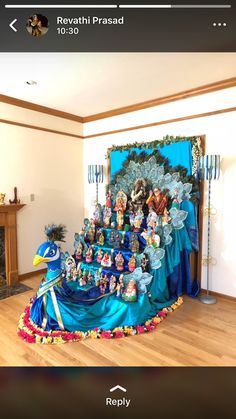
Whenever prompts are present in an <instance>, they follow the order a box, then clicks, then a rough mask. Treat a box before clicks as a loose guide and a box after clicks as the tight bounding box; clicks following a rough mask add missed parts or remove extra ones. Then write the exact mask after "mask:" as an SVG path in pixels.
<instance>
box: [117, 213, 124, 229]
mask: <svg viewBox="0 0 236 419" xmlns="http://www.w3.org/2000/svg"><path fill="white" fill-rule="evenodd" d="M116 221H117V230H122V229H123V225H124V212H123V211H122V210H121V209H119V210H118V211H117V215H116Z"/></svg>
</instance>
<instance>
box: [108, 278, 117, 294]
mask: <svg viewBox="0 0 236 419" xmlns="http://www.w3.org/2000/svg"><path fill="white" fill-rule="evenodd" d="M115 289H116V277H115V276H114V275H112V276H111V278H110V282H109V291H110V292H113V291H115Z"/></svg>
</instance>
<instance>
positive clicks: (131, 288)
mask: <svg viewBox="0 0 236 419" xmlns="http://www.w3.org/2000/svg"><path fill="white" fill-rule="evenodd" d="M122 298H123V300H125V301H129V302H135V301H137V286H136V283H135V280H134V279H131V280H130V281H129V283H128V285H127V286H126V288H125V289H124V292H123V294H122Z"/></svg>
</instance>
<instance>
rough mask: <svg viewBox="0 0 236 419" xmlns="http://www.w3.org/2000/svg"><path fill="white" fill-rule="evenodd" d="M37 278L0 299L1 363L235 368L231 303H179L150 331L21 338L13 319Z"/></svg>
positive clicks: (235, 330) (235, 321)
mask: <svg viewBox="0 0 236 419" xmlns="http://www.w3.org/2000/svg"><path fill="white" fill-rule="evenodd" d="M40 281H41V276H40V275H37V274H35V275H34V276H32V277H31V278H28V279H26V280H25V281H24V283H25V284H27V285H28V286H30V287H32V290H31V291H27V292H25V293H22V294H19V295H14V296H12V297H10V298H7V299H5V300H0V330H1V334H0V365H1V366H7V365H11V366H208V365H209V366H230V365H232V366H236V327H235V326H236V318H235V308H236V302H235V301H233V300H232V301H231V300H226V299H224V298H220V297H219V298H218V302H217V304H215V305H213V306H207V305H204V304H201V303H200V302H199V301H198V300H194V299H191V298H188V297H186V296H185V297H184V304H183V306H181V307H180V308H179V309H178V310H176V311H175V312H174V313H170V314H169V315H168V317H167V319H166V320H165V321H164V322H162V323H161V324H159V325H158V326H157V328H156V330H155V331H154V332H152V333H147V334H143V335H138V336H130V337H127V338H123V339H117V340H115V339H114V340H103V339H100V340H93V339H87V340H84V341H82V342H77V343H66V344H62V345H39V344H28V343H26V342H23V341H22V340H21V339H20V338H19V337H18V336H17V322H18V319H19V316H20V314H21V312H22V311H23V310H24V308H25V306H26V304H27V303H28V302H29V299H30V297H31V296H32V295H34V293H35V291H36V290H37V288H38V286H39V283H40Z"/></svg>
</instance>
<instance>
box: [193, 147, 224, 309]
mask: <svg viewBox="0 0 236 419" xmlns="http://www.w3.org/2000/svg"><path fill="white" fill-rule="evenodd" d="M197 173H198V179H199V180H201V181H202V182H204V181H207V182H208V206H207V208H205V211H204V213H205V214H207V217H208V222H207V256H206V257H203V259H202V263H203V264H204V265H206V267H207V290H206V294H204V295H200V297H199V299H200V301H201V302H202V303H204V304H215V303H216V298H214V297H212V295H209V270H210V265H215V264H216V260H215V259H214V258H212V256H211V255H210V236H211V216H212V215H215V214H216V210H215V209H212V208H211V181H212V180H218V179H219V177H220V156H219V155H217V154H215V155H207V156H202V157H200V158H199V160H198V171H197Z"/></svg>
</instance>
